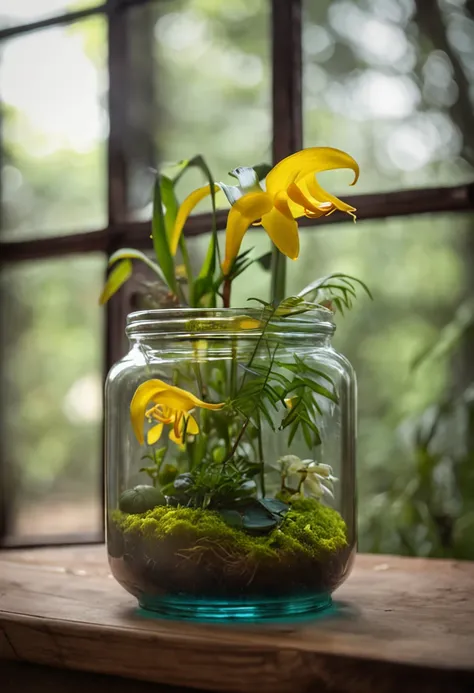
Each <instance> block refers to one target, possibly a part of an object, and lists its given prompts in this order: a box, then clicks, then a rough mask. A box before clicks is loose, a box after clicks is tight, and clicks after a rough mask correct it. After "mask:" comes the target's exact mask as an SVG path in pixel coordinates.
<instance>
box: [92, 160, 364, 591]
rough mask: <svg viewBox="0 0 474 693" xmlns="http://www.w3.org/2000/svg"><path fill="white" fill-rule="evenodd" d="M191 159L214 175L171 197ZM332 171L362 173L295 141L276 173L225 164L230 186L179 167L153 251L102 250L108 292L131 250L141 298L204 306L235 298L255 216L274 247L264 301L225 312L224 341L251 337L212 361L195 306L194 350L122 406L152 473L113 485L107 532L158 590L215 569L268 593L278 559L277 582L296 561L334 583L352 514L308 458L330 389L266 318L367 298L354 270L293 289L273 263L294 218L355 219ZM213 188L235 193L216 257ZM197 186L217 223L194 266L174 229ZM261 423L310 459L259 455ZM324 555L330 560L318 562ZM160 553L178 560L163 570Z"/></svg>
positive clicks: (199, 586) (160, 192)
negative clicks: (145, 282) (322, 176)
mask: <svg viewBox="0 0 474 693" xmlns="http://www.w3.org/2000/svg"><path fill="white" fill-rule="evenodd" d="M192 166H197V167H199V168H201V169H202V170H203V172H204V174H205V175H206V177H207V179H208V183H207V184H206V185H205V186H203V187H202V188H198V189H197V190H195V191H194V192H192V193H191V194H190V195H189V196H188V197H187V198H186V200H185V201H184V202H183V203H182V205H181V206H179V205H178V202H177V198H176V193H175V186H176V184H177V182H178V181H179V180H180V178H181V176H182V175H183V174H184V173H185V171H186V170H187V169H188V168H189V167H192ZM337 168H348V169H351V170H352V171H353V172H354V173H355V179H354V183H355V182H356V180H357V177H358V173H359V171H358V166H357V163H356V162H355V161H354V160H353V159H352V157H350V156H349V155H348V154H346V153H344V152H341V151H339V150H336V149H331V148H311V149H306V150H303V151H300V152H297V153H296V154H294V155H292V156H290V157H288V158H287V159H284V160H283V161H281V162H280V163H279V164H277V165H276V166H275V167H274V168H273V169H269V167H267V166H262V165H261V166H255V167H250V168H244V167H241V168H237V169H235V170H234V171H233V172H232V174H231V175H233V176H234V177H235V178H237V179H238V182H239V185H238V186H228V185H226V184H224V183H214V181H213V179H212V176H211V174H210V171H209V169H208V167H207V165H206V164H205V162H204V160H203V159H202V157H196V158H195V159H193V160H190V161H187V162H182V163H181V164H180V165H179V166H177V167H176V168H175V174H174V177H170V176H166V175H164V174H158V175H157V179H156V184H155V188H154V208H153V219H152V239H153V247H154V251H155V255H156V262H155V261H153V260H150V259H149V258H148V257H147V256H146V255H144V254H142V253H140V252H139V251H136V250H132V249H124V250H120V251H118V252H116V253H115V254H114V255H112V257H111V258H110V262H109V265H110V266H111V267H112V266H113V269H112V270H111V273H110V275H109V278H108V281H107V283H106V286H105V288H104V291H103V293H102V297H101V301H102V302H105V301H107V300H108V299H109V298H110V297H111V296H112V295H113V294H114V293H115V292H116V291H117V290H118V289H119V288H120V286H121V285H122V284H123V283H124V282H125V281H126V280H127V279H128V278H129V277H130V275H131V272H132V261H134V260H140V261H143V262H145V263H146V264H147V265H148V266H149V267H150V268H151V269H152V270H153V271H154V272H155V274H156V283H155V284H154V285H152V286H148V287H147V300H148V307H156V308H160V307H163V305H166V306H167V307H169V306H173V307H174V308H178V309H179V308H188V307H192V308H197V309H202V308H216V307H217V306H218V305H219V304H222V307H223V308H229V307H230V299H231V292H232V282H233V281H234V280H235V279H236V277H237V276H239V275H240V274H242V273H243V272H246V271H247V270H248V269H249V268H250V267H251V265H252V264H253V262H255V261H260V262H262V261H266V260H267V258H265V257H264V258H257V259H253V258H252V257H251V251H246V252H242V253H240V252H239V251H240V246H241V242H242V239H243V236H244V234H245V232H246V231H247V230H248V229H249V227H251V226H252V225H262V226H263V228H264V229H265V230H266V231H267V233H268V235H269V236H270V238H271V240H272V243H273V251H272V293H273V298H272V300H271V301H270V302H265V301H263V300H261V299H258V298H251V299H250V300H252V301H254V302H255V303H256V305H257V306H258V308H257V309H253V310H252V311H247V312H246V311H245V309H243V310H242V314H241V315H238V314H235V311H232V315H230V316H229V319H228V321H227V325H228V328H226V327H224V328H223V329H224V330H225V329H228V332H229V340H231V339H232V335H234V334H236V333H238V334H240V335H242V334H244V335H248V341H249V343H251V344H252V346H251V348H249V349H248V355H247V356H246V358H242V357H237V353H236V354H235V357H234V358H229V359H222V360H218V359H211V358H206V355H207V352H208V349H210V346H209V345H208V343H207V342H206V340H205V339H203V338H202V337H199V333H200V332H202V333H205V331H206V329H205V328H206V325H205V318H200V317H199V316H198V317H196V319H191V320H190V321H189V322H190V324H189V325H188V326H187V327H188V329H187V330H186V331H187V332H189V334H191V335H196V337H195V338H194V337H190V340H191V342H192V344H193V350H194V358H193V359H192V360H191V361H188V362H186V363H178V364H177V365H176V366H175V367H173V370H172V377H171V378H168V379H167V380H163V379H161V378H154V377H153V378H149V379H147V380H144V382H142V383H141V384H140V385H138V387H137V389H136V391H135V393H134V395H133V398H132V400H131V402H130V418H131V424H132V428H133V431H134V435H135V438H136V440H137V443H138V444H139V445H140V446H141V447H142V448H143V455H142V462H143V466H142V467H141V469H140V472H142V473H143V474H146V475H147V476H148V477H149V483H148V484H141V485H139V486H134V487H132V488H128V489H125V490H123V492H122V494H121V496H120V498H119V503H118V508H117V509H116V510H115V511H113V513H112V516H111V518H109V520H110V524H109V534H110V535H111V536H110V537H109V541H111V544H112V552H113V551H114V548H113V544H114V542H115V543H116V544H117V545H118V544H120V545H123V544H124V542H125V543H126V545H127V551H128V552H129V554H130V553H131V554H133V555H135V557H136V562H140V561H141V562H142V564H143V565H146V566H147V571H148V574H149V566H150V565H153V564H155V563H156V564H157V565H158V564H159V566H158V568H157V571H156V576H155V577H156V580H155V581H157V582H158V583H159V589H160V590H163V592H169V591H175V592H187V593H189V592H192V593H196V594H201V595H205V594H206V592H207V591H209V592H211V591H212V592H213V593H215V591H216V581H217V582H219V579H220V577H219V576H221V577H222V581H223V582H224V583H225V588H224V589H223V591H222V593H223V595H227V594H229V591H230V592H232V589H233V591H234V593H236V594H239V593H241V592H242V591H243V590H244V588H245V589H246V590H247V592H248V588H249V586H251V588H250V591H251V590H252V588H253V589H254V590H255V592H256V593H258V592H259V591H260V592H261V590H262V589H263V588H264V586H265V589H266V591H267V593H268V589H269V587H268V585H269V581H268V580H269V575H270V574H271V572H272V570H273V569H274V568H275V566H278V567H279V579H281V577H282V566H286V568H288V570H289V571H290V572H291V570H293V569H294V567H295V566H298V567H299V568H300V569H301V570H302V571H303V572H304V571H305V568H306V567H308V568H309V567H311V569H312V570H311V575H309V573H308V580H309V581H310V584H309V585H308V586H309V587H310V586H311V584H313V583H314V586H315V587H317V589H318V590H320V591H324V590H325V589H326V590H327V589H328V585H326V584H325V581H329V582H331V580H332V581H333V582H334V581H337V580H338V579H339V576H338V570H337V564H338V557H339V555H343V554H344V551H345V549H346V547H347V544H348V542H347V536H346V525H345V522H344V520H343V519H342V517H341V515H340V514H339V513H338V512H337V511H336V510H334V509H332V508H331V507H328V506H327V505H325V504H324V503H323V502H322V500H323V499H324V497H331V496H332V494H333V490H334V485H335V484H337V481H338V480H337V479H336V478H335V476H334V474H333V470H332V468H331V466H330V465H328V464H324V463H322V462H321V461H320V460H319V459H318V454H317V450H318V447H319V446H320V444H321V430H320V428H321V421H322V418H323V413H324V411H326V410H327V409H328V408H336V407H338V405H339V394H338V391H337V384H336V382H335V381H334V380H333V378H332V377H331V375H330V374H329V373H328V372H327V371H326V370H325V369H324V368H318V367H316V366H315V365H314V363H312V362H309V361H306V360H305V359H304V358H302V357H300V356H299V355H298V354H297V353H295V354H293V355H292V358H290V359H289V358H288V357H287V355H285V357H284V356H283V354H282V348H281V343H280V341H279V339H278V335H277V334H276V333H275V330H274V329H273V327H274V325H275V324H278V325H279V326H280V327H279V329H282V327H281V326H282V325H283V329H284V325H285V323H286V322H288V323H289V325H290V323H291V320H294V319H295V318H296V317H297V316H307V317H308V318H310V317H311V315H312V311H313V312H314V311H319V313H321V311H322V312H325V313H327V314H328V315H331V314H332V313H333V312H334V311H335V310H338V311H339V312H340V313H343V312H344V310H345V309H350V308H351V306H352V302H353V299H354V298H355V297H356V290H357V288H358V287H362V288H363V289H364V290H365V291H366V292H367V293H368V294H369V295H370V293H369V291H368V289H367V287H366V286H365V284H364V283H363V282H361V281H360V280H358V279H356V278H354V277H351V276H348V275H345V274H342V273H335V274H331V275H329V276H326V277H323V278H321V279H318V280H316V281H314V282H312V283H311V284H310V285H309V286H307V287H305V288H304V289H303V290H302V291H301V292H300V293H299V294H298V295H297V296H292V297H287V298H284V267H283V264H282V261H281V260H282V257H283V256H287V257H289V258H291V259H293V260H296V259H297V257H298V254H299V237H298V225H297V221H296V219H297V218H299V217H301V216H307V217H310V218H315V219H316V218H318V217H322V216H327V215H328V214H331V213H333V212H334V211H336V210H339V211H342V212H346V213H348V214H350V215H352V216H354V212H355V209H354V208H353V207H351V206H350V205H348V204H346V203H344V202H342V201H341V200H339V199H338V198H336V197H334V196H333V195H330V194H329V193H327V192H326V191H325V190H323V189H322V188H321V186H320V185H319V184H318V182H317V180H316V174H317V173H319V172H321V171H325V170H332V169H337ZM219 190H221V191H222V192H223V193H224V194H225V195H226V197H227V199H228V201H229V202H230V204H231V209H230V211H229V215H228V221H227V228H226V240H225V253H224V257H223V258H221V257H220V248H219V242H218V234H217V225H216V207H215V195H216V193H217V192H218V191H219ZM206 195H210V196H211V199H212V208H213V215H212V219H213V222H212V233H211V239H210V243H209V248H208V251H207V254H206V257H205V260H204V263H203V265H202V267H201V269H200V271H199V273H198V274H197V276H195V275H194V274H193V270H192V267H191V263H190V261H189V255H188V251H187V248H186V239H185V236H184V234H183V233H182V231H183V227H184V224H185V221H186V219H187V217H188V215H189V214H190V212H191V211H192V209H193V208H194V206H195V205H196V204H197V203H198V202H199V201H200V200H201V199H203V198H204V197H205V196H206ZM354 218H355V217H354ZM178 254H180V256H181V259H182V262H181V263H179V264H178V263H177V261H176V257H177V255H178ZM150 302H151V303H150ZM249 313H250V314H249ZM191 323H192V324H191ZM264 427H265V428H267V429H269V430H271V431H274V432H275V433H276V432H283V433H284V434H285V435H287V450H288V453H290V451H291V449H292V442H293V440H294V438H295V436H297V435H298V436H300V437H301V438H302V440H303V441H304V443H305V445H306V447H307V449H308V451H309V454H310V455H311V457H310V458H309V459H301V458H300V457H298V456H296V455H294V454H285V455H283V456H280V457H279V458H277V459H268V454H267V453H266V452H265V449H264V447H265V446H264V442H263V437H262V431H263V429H264ZM268 475H270V477H271V478H272V479H273V480H274V482H273V483H272V484H271V488H266V478H267V476H268ZM110 527H112V531H111V530H110ZM120 551H122V553H123V550H122V549H120V550H119V551H118V553H120ZM341 561H342V559H341ZM323 563H324V564H325V566H326V570H325V571H318V570H316V571H315V570H314V567H315V565H320V564H321V565H322V564H323ZM170 564H173V566H174V569H173V570H172V571H170V570H163V565H165V566H169V565H170ZM202 564H205V565H206V568H205V570H203V571H202V575H201V577H200V578H197V577H196V575H197V573H196V570H195V567H196V566H198V565H202ZM190 566H191V567H192V571H191V576H190V574H189V570H188V568H189V567H190ZM327 566H329V568H328V567H327ZM331 566H332V567H331ZM331 576H333V577H331ZM191 583H192V584H191ZM229 585H233V588H232V589H231V588H230V587H229ZM331 586H332V585H329V587H331Z"/></svg>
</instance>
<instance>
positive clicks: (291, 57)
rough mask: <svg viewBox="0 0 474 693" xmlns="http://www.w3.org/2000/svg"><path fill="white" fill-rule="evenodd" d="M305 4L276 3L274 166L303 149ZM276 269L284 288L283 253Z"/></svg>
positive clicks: (297, 0)
mask: <svg viewBox="0 0 474 693" xmlns="http://www.w3.org/2000/svg"><path fill="white" fill-rule="evenodd" d="M301 4H302V3H301V0H291V1H289V0H272V126H273V147H272V156H273V163H274V164H275V163H276V162H278V161H280V160H281V159H284V158H285V157H286V156H288V155H290V154H293V153H294V152H296V151H298V150H299V149H301V148H302V146H303V115H302V113H303V103H302V93H301V81H302V47H301V40H302V25H301V12H302V10H301ZM273 270H274V271H278V274H279V276H280V278H281V280H282V283H283V285H284V284H285V276H286V258H285V257H284V256H283V255H282V254H281V253H278V254H277V256H276V257H275V258H274V267H273ZM272 292H273V289H272ZM280 298H283V297H282V296H280Z"/></svg>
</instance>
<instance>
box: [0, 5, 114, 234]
mask: <svg viewBox="0 0 474 693" xmlns="http://www.w3.org/2000/svg"><path fill="white" fill-rule="evenodd" d="M106 89H107V72H106V26H105V20H104V19H103V18H102V17H93V18H90V19H88V20H86V21H82V22H78V23H76V24H73V25H70V26H65V27H53V28H51V29H48V30H44V31H38V32H34V33H32V34H27V35H25V36H21V37H18V38H15V39H11V40H8V41H5V42H4V43H2V44H1V46H0V96H1V99H2V101H3V106H2V111H3V113H2V118H3V146H4V152H3V168H2V186H1V187H2V238H4V239H5V240H6V239H8V238H10V239H20V238H30V237H32V236H37V235H49V234H61V233H69V232H73V231H85V230H90V229H95V228H101V227H104V226H106V224H107V218H106V192H105V187H106V164H105V162H106V159H105V155H106V151H105V141H106V137H107V129H108V124H107V111H106V107H107V106H106Z"/></svg>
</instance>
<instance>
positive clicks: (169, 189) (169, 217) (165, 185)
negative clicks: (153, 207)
mask: <svg viewBox="0 0 474 693" xmlns="http://www.w3.org/2000/svg"><path fill="white" fill-rule="evenodd" d="M160 181H161V182H160V186H161V202H162V204H163V205H164V208H165V214H164V221H165V229H166V234H167V236H168V241H169V240H170V238H171V232H172V231H173V228H174V223H175V221H176V215H177V214H178V209H179V203H178V198H177V197H176V192H175V189H174V181H173V180H171V178H168V176H163V175H161V176H160Z"/></svg>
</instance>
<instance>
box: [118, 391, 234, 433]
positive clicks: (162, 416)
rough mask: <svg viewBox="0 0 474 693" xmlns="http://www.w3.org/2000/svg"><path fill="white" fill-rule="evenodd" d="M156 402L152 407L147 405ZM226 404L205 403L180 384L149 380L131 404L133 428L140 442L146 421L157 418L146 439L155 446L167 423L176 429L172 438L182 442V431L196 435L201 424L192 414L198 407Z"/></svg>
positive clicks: (135, 395) (214, 409)
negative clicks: (183, 388)
mask: <svg viewBox="0 0 474 693" xmlns="http://www.w3.org/2000/svg"><path fill="white" fill-rule="evenodd" d="M150 403H153V406H152V407H151V408H149V409H148V408H147V407H148V405H149V404H150ZM224 406H225V404H224V403H221V404H210V403H209V402H203V401H202V400H200V399H199V398H198V397H196V396H195V395H193V394H191V393H190V392H186V390H182V389H181V388H180V387H176V386H174V385H168V384H167V383H165V382H163V380H157V379H156V380H147V381H146V382H144V383H142V384H141V385H139V386H138V387H137V389H136V391H135V394H134V395H133V398H132V401H131V404H130V417H131V420H132V426H133V430H134V432H135V435H136V437H137V440H138V442H139V443H140V445H143V443H144V427H145V420H148V421H156V422H157V423H156V425H155V426H153V428H151V429H150V430H149V431H148V435H147V442H148V444H149V445H153V444H154V443H156V441H157V440H158V439H159V438H160V436H161V432H162V430H163V426H164V424H171V425H172V426H173V428H172V429H171V431H170V434H169V437H170V440H172V441H173V442H174V443H176V444H177V445H183V434H184V432H185V431H186V434H189V435H196V434H197V433H199V426H198V423H197V421H196V419H195V418H194V417H193V416H192V415H191V414H190V412H191V411H192V410H193V409H194V408H195V407H201V408H203V409H211V410H213V411H216V410H218V409H222V407H224Z"/></svg>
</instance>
